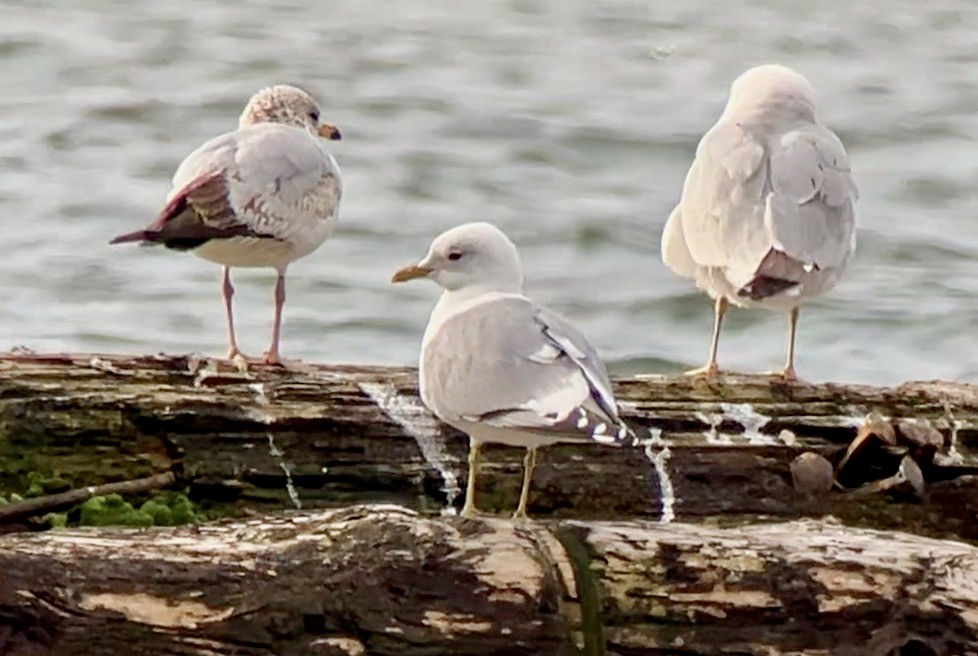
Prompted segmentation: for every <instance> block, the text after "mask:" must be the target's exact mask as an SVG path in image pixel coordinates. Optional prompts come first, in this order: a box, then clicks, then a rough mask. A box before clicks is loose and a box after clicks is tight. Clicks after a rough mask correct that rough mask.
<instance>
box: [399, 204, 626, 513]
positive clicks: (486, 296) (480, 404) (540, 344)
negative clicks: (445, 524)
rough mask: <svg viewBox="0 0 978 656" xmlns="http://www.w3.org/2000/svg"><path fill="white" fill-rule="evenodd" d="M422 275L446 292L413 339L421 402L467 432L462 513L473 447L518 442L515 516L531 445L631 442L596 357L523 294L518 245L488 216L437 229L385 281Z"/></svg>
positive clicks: (469, 504) (469, 492) (469, 497)
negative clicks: (417, 256) (415, 257)
mask: <svg viewBox="0 0 978 656" xmlns="http://www.w3.org/2000/svg"><path fill="white" fill-rule="evenodd" d="M414 278H430V279H431V280H433V281H434V282H436V283H437V284H438V285H439V286H441V287H442V288H443V289H444V292H443V293H442V295H441V298H440V299H439V301H438V304H437V305H436V306H435V309H434V311H433V312H432V313H431V318H430V319H429V321H428V327H427V328H426V329H425V333H424V338H423V339H422V342H421V358H420V367H419V371H418V378H419V383H420V385H419V387H420V392H421V400H422V401H423V402H424V404H425V405H426V406H427V407H428V408H429V409H430V410H431V411H432V412H433V413H434V414H435V416H437V417H438V418H439V419H441V420H442V421H443V422H445V423H446V424H448V425H450V426H453V427H455V428H457V429H458V430H460V431H462V432H464V433H466V434H468V436H469V478H468V483H467V485H466V490H465V506H464V507H463V508H462V516H465V517H471V516H473V515H474V514H476V510H475V479H476V476H477V475H478V469H479V449H480V446H481V445H482V444H484V443H486V442H495V443H498V444H508V445H511V446H519V447H523V448H525V449H526V457H525V458H524V461H523V467H524V468H523V486H522V488H521V490H520V500H519V505H518V506H517V508H516V513H515V514H514V515H513V517H514V518H525V517H526V507H527V502H528V499H529V491H530V481H531V479H532V477H533V467H534V465H535V464H536V452H537V449H538V448H540V447H542V446H547V445H550V444H555V443H557V442H596V443H598V444H610V445H634V444H635V443H636V439H635V434H634V433H633V432H632V431H631V429H630V428H629V427H628V426H627V425H626V424H625V422H624V421H622V419H621V417H619V415H618V407H617V404H616V402H615V397H614V394H613V393H612V390H611V382H610V381H609V379H608V373H607V371H606V370H605V366H604V363H602V361H601V359H600V358H599V357H598V354H597V353H596V352H595V350H594V349H593V348H592V347H591V345H590V344H589V343H588V341H587V339H585V337H584V336H583V335H582V334H581V333H580V332H579V331H578V330H577V329H576V328H574V327H573V326H571V325H570V324H569V323H567V321H566V320H564V319H563V318H561V317H560V316H559V315H557V314H556V313H554V312H552V311H550V310H548V309H546V308H544V307H541V306H539V305H537V304H536V303H534V302H533V301H531V300H530V299H529V298H527V297H526V296H524V295H523V271H522V266H521V264H520V258H519V254H518V253H517V251H516V246H514V245H513V242H512V241H510V239H509V237H507V236H506V235H505V234H504V233H503V232H502V231H501V230H500V229H499V228H497V227H496V226H494V225H492V224H490V223H481V222H480V223H467V224H464V225H461V226H458V227H455V228H452V229H451V230H448V231H447V232H444V233H442V234H441V235H439V236H438V237H437V238H436V239H435V240H434V242H433V243H432V244H431V247H430V249H429V250H428V254H427V255H426V256H425V257H424V259H422V260H421V261H420V262H418V263H417V264H414V265H412V266H408V267H405V268H403V269H401V270H399V271H398V272H397V273H395V274H394V277H393V278H392V282H405V281H407V280H412V279H414Z"/></svg>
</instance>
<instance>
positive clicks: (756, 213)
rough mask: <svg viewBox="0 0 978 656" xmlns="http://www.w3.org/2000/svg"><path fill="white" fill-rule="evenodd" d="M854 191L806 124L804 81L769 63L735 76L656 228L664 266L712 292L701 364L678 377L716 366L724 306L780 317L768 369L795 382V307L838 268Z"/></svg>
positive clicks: (848, 238) (809, 121)
mask: <svg viewBox="0 0 978 656" xmlns="http://www.w3.org/2000/svg"><path fill="white" fill-rule="evenodd" d="M857 198H858V193H857V191H856V186H855V184H854V183H853V180H852V175H851V171H850V169H849V158H848V157H847V156H846V151H845V148H844V147H843V145H842V142H841V141H840V140H839V138H838V137H837V136H836V135H835V133H833V132H832V131H831V130H829V129H828V128H826V127H823V126H822V125H819V123H818V122H817V121H816V119H815V92H814V91H813V90H812V87H811V85H810V84H809V83H808V80H806V79H805V78H804V77H802V76H801V75H799V74H798V73H796V72H795V71H793V70H791V69H789V68H786V67H784V66H778V65H773V64H772V65H765V66H758V67H756V68H752V69H750V70H748V71H747V72H745V73H744V74H743V75H741V76H740V77H739V78H737V79H736V80H735V81H734V83H733V85H732V86H731V88H730V97H729V99H728V100H727V105H726V107H725V108H724V110H723V114H722V115H721V116H720V120H719V121H717V123H716V125H714V126H713V127H712V128H710V130H709V131H708V132H707V133H706V134H705V135H704V136H703V139H702V140H701V141H700V143H699V146H698V147H697V149H696V157H695V159H694V160H693V164H692V166H691V167H690V169H689V173H688V174H687V175H686V182H685V184H684V185H683V193H682V198H681V200H680V201H679V204H678V205H677V206H676V208H675V209H674V210H673V211H672V213H671V214H670V215H669V220H668V221H667V222H666V226H665V230H664V231H663V234H662V260H663V262H665V263H666V265H668V266H669V268H670V269H672V270H673V271H674V272H675V273H677V274H679V275H681V276H684V277H688V278H693V279H694V280H695V281H696V285H697V287H699V288H701V289H703V290H705V291H706V292H707V293H708V294H709V295H710V296H711V297H713V298H714V299H715V322H714V328H713V340H712V343H711V347H710V357H709V361H708V362H707V364H706V366H705V367H703V368H701V369H696V370H693V371H690V372H687V373H689V374H705V375H707V376H711V377H712V376H716V375H717V374H718V373H719V366H718V365H717V346H718V343H719V340H720V327H721V324H722V321H723V315H724V313H725V312H726V311H727V308H728V306H729V305H730V304H731V303H732V304H734V305H739V306H743V307H766V308H770V309H775V310H781V311H787V312H788V316H789V320H788V349H787V361H786V362H785V366H784V368H783V370H782V371H780V372H778V375H780V376H781V377H782V378H784V379H785V380H795V379H796V374H795V332H796V328H797V324H798V312H799V307H800V306H801V304H802V303H803V302H804V301H806V300H807V299H810V298H812V297H815V296H818V295H820V294H823V293H825V292H827V291H829V290H830V289H831V288H832V287H834V286H835V284H836V283H837V282H838V281H839V279H840V278H841V277H842V274H843V273H844V272H845V270H846V268H847V267H848V265H849V262H850V259H851V257H852V255H853V253H854V252H855V248H856V233H855V223H856V221H855V203H856V200H857Z"/></svg>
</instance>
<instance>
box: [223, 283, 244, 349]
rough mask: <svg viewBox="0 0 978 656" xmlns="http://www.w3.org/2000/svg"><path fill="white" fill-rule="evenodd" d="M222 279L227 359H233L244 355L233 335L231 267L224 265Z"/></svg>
mask: <svg viewBox="0 0 978 656" xmlns="http://www.w3.org/2000/svg"><path fill="white" fill-rule="evenodd" d="M223 279H224V284H223V286H222V288H221V291H222V293H223V295H224V312H225V313H226V314H227V319H228V344H229V345H230V348H229V349H228V360H233V359H235V358H237V357H244V356H243V355H242V354H241V351H240V350H238V340H237V338H236V337H235V336H234V307H233V303H232V301H231V299H232V298H234V285H232V284H231V267H224V273H223Z"/></svg>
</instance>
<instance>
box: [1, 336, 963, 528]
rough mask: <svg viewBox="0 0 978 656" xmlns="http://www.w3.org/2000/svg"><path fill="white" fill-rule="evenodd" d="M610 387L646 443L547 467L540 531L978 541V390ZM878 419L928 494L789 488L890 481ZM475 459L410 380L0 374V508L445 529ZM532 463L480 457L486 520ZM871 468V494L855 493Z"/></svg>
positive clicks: (187, 367) (86, 361)
mask: <svg viewBox="0 0 978 656" xmlns="http://www.w3.org/2000/svg"><path fill="white" fill-rule="evenodd" d="M615 387H616V392H617V394H618V397H619V400H620V402H621V406H622V409H623V414H624V416H625V417H626V418H627V419H628V420H629V421H630V423H631V424H632V425H633V426H634V427H635V428H636V429H637V430H639V431H640V432H643V433H644V434H648V436H649V440H650V445H649V446H648V448H645V449H616V448H610V447H600V446H593V447H581V446H563V445H562V446H555V447H552V448H548V449H545V450H543V451H542V452H541V454H540V458H539V459H538V465H537V470H536V475H535V478H534V486H533V489H532V495H531V505H530V513H531V515H533V516H535V517H537V518H546V517H552V518H576V519H585V520H586V519H614V518H618V519H622V518H645V519H650V518H651V519H662V520H666V521H668V520H671V519H674V518H675V519H678V520H687V521H712V522H719V523H721V524H722V525H741V524H746V523H750V522H753V521H756V520H758V519H763V520H768V519H770V518H780V519H784V520H787V519H794V518H801V517H816V516H822V515H827V514H830V515H834V516H835V517H838V518H840V519H841V520H842V521H844V522H845V523H848V524H853V525H860V526H864V527H871V528H881V529H900V530H905V531H909V532H912V533H917V534H924V535H931V536H935V537H952V538H958V539H965V540H978V522H976V521H975V520H976V516H978V477H976V476H975V475H976V474H978V389H976V388H975V387H972V386H968V385H962V384H952V383H941V382H931V383H906V384H903V385H900V386H899V387H894V388H879V387H869V386H860V385H836V384H820V385H808V384H795V385H787V384H784V383H782V382H780V381H778V380H776V379H771V378H765V377H758V376H754V377H733V378H726V379H723V380H721V381H720V382H717V383H708V382H706V381H701V380H690V379H686V378H684V377H662V376H649V377H635V378H623V379H617V380H615ZM870 412H876V413H879V414H880V415H881V416H882V417H883V418H886V419H889V418H892V419H893V420H894V421H895V420H896V419H898V418H913V419H915V420H923V421H925V422H929V426H930V428H929V430H931V431H932V432H933V433H934V435H936V436H937V442H939V444H938V445H937V446H936V447H934V445H931V446H932V447H934V448H932V449H931V451H930V452H929V457H925V458H922V459H920V458H918V461H919V463H920V467H919V469H920V474H921V477H922V479H923V481H924V485H925V494H924V495H922V496H921V495H918V497H920V498H915V499H914V498H910V499H908V498H907V497H906V495H900V494H897V493H896V492H895V491H893V490H890V493H880V494H863V493H853V492H848V491H844V490H841V489H839V485H836V486H835V488H834V489H833V490H831V491H829V492H826V493H823V494H814V495H813V494H803V493H802V492H800V491H799V490H797V489H795V488H796V485H797V482H798V481H797V476H796V474H797V472H796V471H795V469H794V467H793V461H794V460H795V459H796V457H797V456H798V455H799V454H800V453H802V452H803V451H811V452H814V453H815V454H820V455H822V456H825V457H827V458H828V459H829V460H831V462H832V463H834V464H836V465H838V464H840V463H844V464H845V466H846V467H847V468H848V471H847V472H846V476H847V479H846V480H845V482H846V485H847V486H848V487H849V488H854V487H858V484H859V483H861V482H865V481H873V480H878V479H881V478H884V477H885V476H889V475H890V474H893V473H894V471H895V470H896V464H894V463H897V464H899V462H900V457H901V453H902V452H901V451H900V449H903V452H905V451H906V448H904V447H899V446H893V445H892V444H889V443H886V440H884V439H883V438H880V440H881V441H880V444H881V445H882V446H881V450H878V451H879V454H881V455H879V457H878V458H876V459H875V460H874V459H873V458H869V459H866V458H863V459H862V461H859V460H858V458H855V457H850V456H852V455H853V453H850V454H849V455H847V450H849V451H850V452H852V451H853V449H852V446H853V444H852V443H853V437H854V436H855V435H856V433H857V429H858V428H859V427H860V426H861V425H862V424H863V420H864V418H865V416H866V415H867V413H870ZM935 429H936V430H935ZM890 432H891V433H892V429H890ZM918 451H919V450H918ZM935 451H936V453H935ZM894 452H895V454H894ZM466 453H467V441H466V439H465V437H464V436H463V435H461V434H460V433H458V432H456V431H454V430H452V429H449V428H447V427H445V426H443V425H441V424H439V423H438V422H436V421H435V420H434V419H433V418H432V417H431V415H430V414H428V412H427V411H426V410H425V409H424V408H423V407H422V406H421V404H420V401H419V400H418V398H417V390H416V375H415V373H414V371H413V370H411V369H406V368H384V367H352V366H301V367H299V368H297V369H292V370H289V371H283V370H281V369H275V368H264V367H263V368H258V369H253V370H250V371H248V372H246V373H242V372H239V371H236V370H226V369H224V368H222V363H221V362H220V361H212V360H206V359H201V358H197V357H193V356H186V357H172V356H162V355H161V356H147V357H120V356H99V355H91V354H87V355H70V354H54V355H38V354H34V353H30V352H20V353H9V354H7V355H5V356H2V357H0V495H2V494H9V493H10V492H18V491H21V490H23V489H24V488H25V487H26V486H27V485H28V484H29V483H30V480H31V477H32V476H33V477H37V476H42V477H43V476H53V477H57V478H58V479H59V480H61V481H63V482H65V484H66V485H67V486H68V487H69V488H79V487H88V486H95V485H101V484H106V483H115V482H119V481H127V480H135V479H146V478H148V477H154V476H158V475H160V474H163V473H166V472H171V473H173V474H174V476H175V478H176V479H178V484H180V485H185V486H188V487H189V490H190V493H191V497H192V498H193V499H194V500H195V501H196V502H197V503H199V504H201V505H202V506H203V507H204V508H206V509H208V510H209V511H210V513H211V515H212V516H220V515H225V516H232V517H233V516H242V515H243V514H247V513H249V512H252V513H253V512H255V511H258V512H264V511H271V510H278V509H287V508H296V507H302V508H307V509H309V508H324V507H342V506H346V505H350V504H356V503H374V502H385V503H396V504H399V505H402V506H406V507H409V508H414V509H416V510H420V511H428V512H438V511H441V510H443V509H444V508H445V507H446V505H449V506H455V507H459V506H460V505H461V490H462V489H464V485H465V477H466V466H465V462H466ZM856 455H858V454H856ZM521 458H522V453H521V452H520V451H519V450H516V449H512V448H506V447H498V448H487V449H486V450H485V460H486V464H485V466H484V468H483V473H482V475H481V476H480V479H479V498H478V503H479V506H480V508H482V509H483V510H488V511H500V512H505V511H510V512H511V511H512V509H513V508H514V507H515V505H516V497H517V496H518V491H519V485H520V471H521ZM887 458H889V459H890V460H892V461H893V462H890V460H887ZM894 458H895V460H894ZM877 461H878V462H877ZM852 463H856V465H853V464H852ZM795 464H798V463H795ZM887 467H889V468H890V470H886V468H887ZM861 469H865V470H866V472H865V476H864V477H863V478H864V479H865V481H860V480H854V481H853V480H852V479H853V478H855V479H860V476H862V474H861V473H860V471H861ZM877 470H879V471H877ZM884 470H886V471H884ZM891 470H892V471H891ZM853 471H855V474H853ZM901 471H902V468H901ZM793 480H795V484H793ZM830 483H831V481H830ZM881 489H886V486H883V488H881ZM59 491H61V490H59ZM864 491H865V490H864Z"/></svg>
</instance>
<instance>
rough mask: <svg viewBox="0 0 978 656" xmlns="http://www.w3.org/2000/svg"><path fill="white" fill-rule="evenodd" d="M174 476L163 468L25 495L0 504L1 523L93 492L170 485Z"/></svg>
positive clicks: (62, 505) (88, 496) (77, 500)
mask: <svg viewBox="0 0 978 656" xmlns="http://www.w3.org/2000/svg"><path fill="white" fill-rule="evenodd" d="M176 480H177V477H176V476H175V475H174V474H173V472H163V473H162V474H155V475H153V476H147V477H146V478H136V479H133V480H130V481H119V482H117V483H106V484H105V485H94V486H89V487H83V488H79V489H77V490H69V491H67V492H61V493H58V494H49V495H47V496H43V497H36V498H34V499H26V500H24V501H18V502H16V503H11V504H7V505H6V506H0V524H6V523H8V522H12V521H15V520H18V519H24V518H26V517H34V516H37V515H44V514H47V513H49V512H54V511H56V510H61V509H62V508H70V507H71V506H74V505H75V504H79V503H82V502H84V501H88V500H89V499H91V498H92V497H94V496H99V495H103V494H115V493H118V494H132V493H134V492H146V491H148V490H157V489H160V488H165V487H169V486H171V485H173V483H174V482H176Z"/></svg>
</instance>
